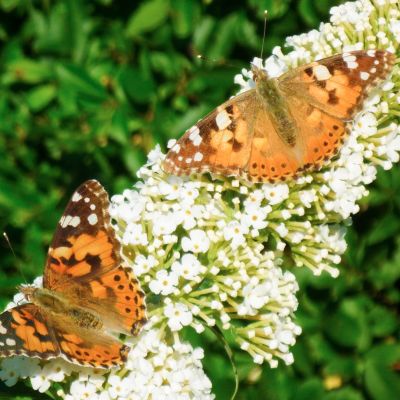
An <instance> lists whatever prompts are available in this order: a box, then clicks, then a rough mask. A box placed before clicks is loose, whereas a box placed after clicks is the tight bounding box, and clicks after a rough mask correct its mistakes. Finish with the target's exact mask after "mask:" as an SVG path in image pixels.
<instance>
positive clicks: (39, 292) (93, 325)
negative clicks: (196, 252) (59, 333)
mask: <svg viewBox="0 0 400 400" xmlns="http://www.w3.org/2000/svg"><path fill="white" fill-rule="evenodd" d="M20 291H21V293H23V294H24V295H25V297H26V300H27V301H29V302H30V303H33V304H34V305H35V306H37V307H38V313H41V314H43V315H46V316H47V318H48V319H49V320H52V321H57V320H60V319H62V320H64V323H65V325H70V326H71V325H72V326H77V327H80V328H85V329H94V330H100V329H101V328H102V327H103V325H104V324H103V321H102V320H101V318H100V316H99V315H97V314H96V313H95V312H94V311H90V310H88V309H85V308H84V307H81V306H80V305H79V304H75V303H74V302H73V300H71V299H68V297H66V296H65V295H63V294H61V293H59V292H55V291H53V290H49V289H45V288H37V287H34V286H27V287H21V289H20ZM54 324H55V323H54V322H53V324H52V325H54Z"/></svg>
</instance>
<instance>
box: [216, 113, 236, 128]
mask: <svg viewBox="0 0 400 400" xmlns="http://www.w3.org/2000/svg"><path fill="white" fill-rule="evenodd" d="M215 122H216V124H217V126H218V129H219V130H223V129H225V128H227V127H228V126H229V125H230V124H231V122H232V121H231V119H230V118H229V114H228V113H227V112H226V111H225V110H222V111H220V112H219V113H218V114H217V116H216V118H215Z"/></svg>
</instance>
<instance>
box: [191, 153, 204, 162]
mask: <svg viewBox="0 0 400 400" xmlns="http://www.w3.org/2000/svg"><path fill="white" fill-rule="evenodd" d="M202 159H203V154H201V153H199V152H197V153H196V154H195V155H194V158H193V160H194V161H201V160H202Z"/></svg>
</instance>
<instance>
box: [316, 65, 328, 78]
mask: <svg viewBox="0 0 400 400" xmlns="http://www.w3.org/2000/svg"><path fill="white" fill-rule="evenodd" d="M313 73H314V75H315V77H316V78H317V79H318V80H319V81H326V80H327V79H329V78H330V77H331V76H332V75H331V73H330V72H329V69H328V68H326V67H325V65H317V66H316V67H314V68H313Z"/></svg>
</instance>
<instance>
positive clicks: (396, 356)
mask: <svg viewBox="0 0 400 400" xmlns="http://www.w3.org/2000/svg"><path fill="white" fill-rule="evenodd" d="M399 360H400V346H399V345H394V344H393V345H389V344H388V345H381V346H379V347H376V348H374V349H373V350H371V352H369V354H368V358H367V363H366V365H365V374H364V379H365V386H366V388H367V391H368V393H369V394H370V396H371V397H372V398H373V399H374V400H381V399H397V398H398V396H399V393H400V374H399V373H398V372H395V371H394V370H393V364H394V363H395V362H398V361H399Z"/></svg>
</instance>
